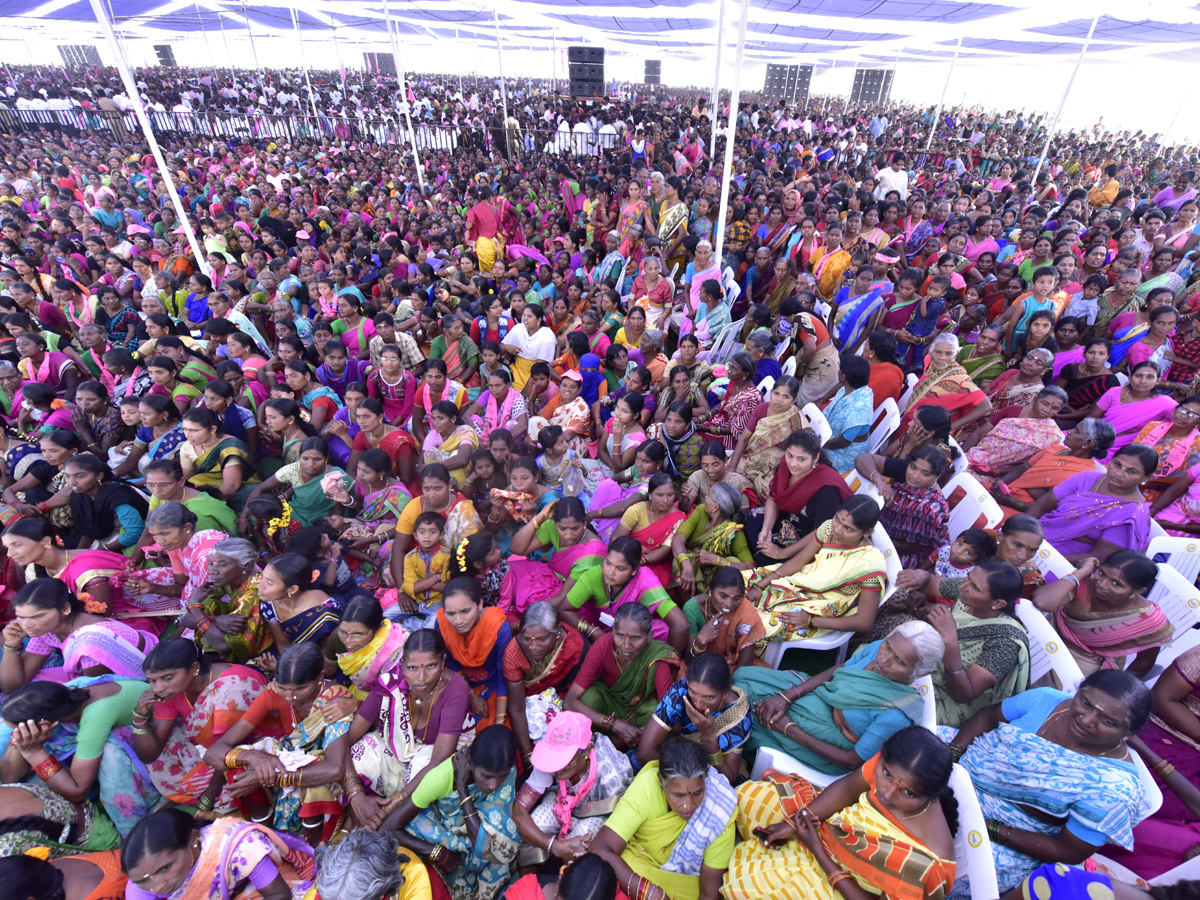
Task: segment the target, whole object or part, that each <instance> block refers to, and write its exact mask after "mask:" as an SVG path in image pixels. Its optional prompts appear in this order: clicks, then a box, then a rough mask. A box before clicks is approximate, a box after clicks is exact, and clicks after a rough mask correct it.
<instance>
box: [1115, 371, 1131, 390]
mask: <svg viewBox="0 0 1200 900" xmlns="http://www.w3.org/2000/svg"><path fill="white" fill-rule="evenodd" d="M1113 374H1114V375H1116V376H1117V381H1119V382H1121V387H1125V385H1127V384H1129V376H1128V375H1126V374H1125V373H1124V372H1114V373H1113Z"/></svg>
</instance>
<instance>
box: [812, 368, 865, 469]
mask: <svg viewBox="0 0 1200 900" xmlns="http://www.w3.org/2000/svg"><path fill="white" fill-rule="evenodd" d="M838 368H839V373H840V374H839V379H838V389H837V391H836V392H835V393H834V395H833V397H832V398H830V400H829V404H828V405H827V406H826V407H825V418H826V420H827V421H828V422H829V427H830V428H831V429H833V431H832V436H831V437H830V438H829V439H828V440H827V441H826V442H825V445H824V453H825V458H826V459H827V460H828V461H829V465H830V466H832V467H833V468H834V469H835V470H836V471H837V472H838V473H839V474H841V475H845V474H847V473H849V472H852V471H854V458H855V457H856V456H858V455H859V454H860V453H861V452H862V451H863V450H865V449H866V446H867V438H868V436H869V435H870V433H871V423H872V422H873V421H874V420H875V392H874V391H872V390H871V386H870V378H871V366H870V364H869V363H868V362H867V361H866V360H865V359H862V358H861V357H858V356H852V355H851V354H849V353H844V354H842V359H841V361H840V364H839V367H838Z"/></svg>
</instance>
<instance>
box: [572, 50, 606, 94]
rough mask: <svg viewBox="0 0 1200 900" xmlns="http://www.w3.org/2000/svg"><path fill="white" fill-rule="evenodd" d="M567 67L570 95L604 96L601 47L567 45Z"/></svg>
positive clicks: (602, 51)
mask: <svg viewBox="0 0 1200 900" xmlns="http://www.w3.org/2000/svg"><path fill="white" fill-rule="evenodd" d="M567 67H568V71H569V72H570V76H571V96H572V97H603V96H605V94H606V85H605V83H604V48H603V47H568V48H567Z"/></svg>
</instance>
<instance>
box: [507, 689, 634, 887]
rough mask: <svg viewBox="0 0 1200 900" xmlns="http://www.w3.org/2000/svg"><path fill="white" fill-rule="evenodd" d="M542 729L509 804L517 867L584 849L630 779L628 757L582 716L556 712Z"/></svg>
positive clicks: (575, 854)
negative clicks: (525, 778)
mask: <svg viewBox="0 0 1200 900" xmlns="http://www.w3.org/2000/svg"><path fill="white" fill-rule="evenodd" d="M545 731H546V733H545V736H544V737H542V738H541V739H539V740H538V742H537V744H536V746H534V748H533V753H532V755H531V757H530V760H529V766H528V767H527V768H530V769H532V774H531V775H530V776H529V780H528V781H526V782H525V784H524V785H522V787H521V789H520V790H519V791H518V792H517V799H516V802H515V803H514V804H513V808H512V815H513V821H514V822H515V823H516V826H517V832H518V833H519V834H520V835H521V840H522V841H523V842H524V843H523V845H522V847H521V852H520V856H519V860H520V863H521V865H522V866H533V865H540V864H542V863H545V862H546V861H547V860H548V859H550V858H551V857H557V858H558V859H560V860H564V861H566V862H570V861H571V860H573V859H576V858H578V857H580V856H582V855H583V854H584V853H586V852H587V849H588V844H589V843H590V841H591V840H592V839H593V838H594V837H595V835H596V832H598V831H599V830H600V828H601V827H602V826H603V825H604V820H605V819H606V818H607V817H608V815H609V814H610V813H611V812H612V811H613V810H614V809H615V808H616V805H617V802H618V801H619V800H620V798H621V795H622V794H624V793H625V790H626V788H628V787H629V783H630V782H631V781H633V766H632V765H631V764H630V762H629V757H628V756H626V755H625V754H623V753H621V752H620V751H619V750H617V748H616V747H614V746H613V744H612V741H610V740H609V739H608V738H607V737H605V736H604V735H602V734H593V733H592V723H591V722H590V721H588V718H587V716H584V715H582V714H581V713H577V712H571V711H569V710H566V711H563V712H560V713H559V714H558V715H556V716H555V717H554V718H553V719H551V720H550V722H549V724H547V725H546V729H545ZM543 841H544V842H545V846H542V843H543Z"/></svg>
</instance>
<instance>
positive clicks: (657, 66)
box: [645, 59, 662, 84]
mask: <svg viewBox="0 0 1200 900" xmlns="http://www.w3.org/2000/svg"><path fill="white" fill-rule="evenodd" d="M661 77H662V61H661V60H657V59H648V60H646V76H645V81H646V84H658V81H651V80H650V79H651V78H655V79H657V78H661Z"/></svg>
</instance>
